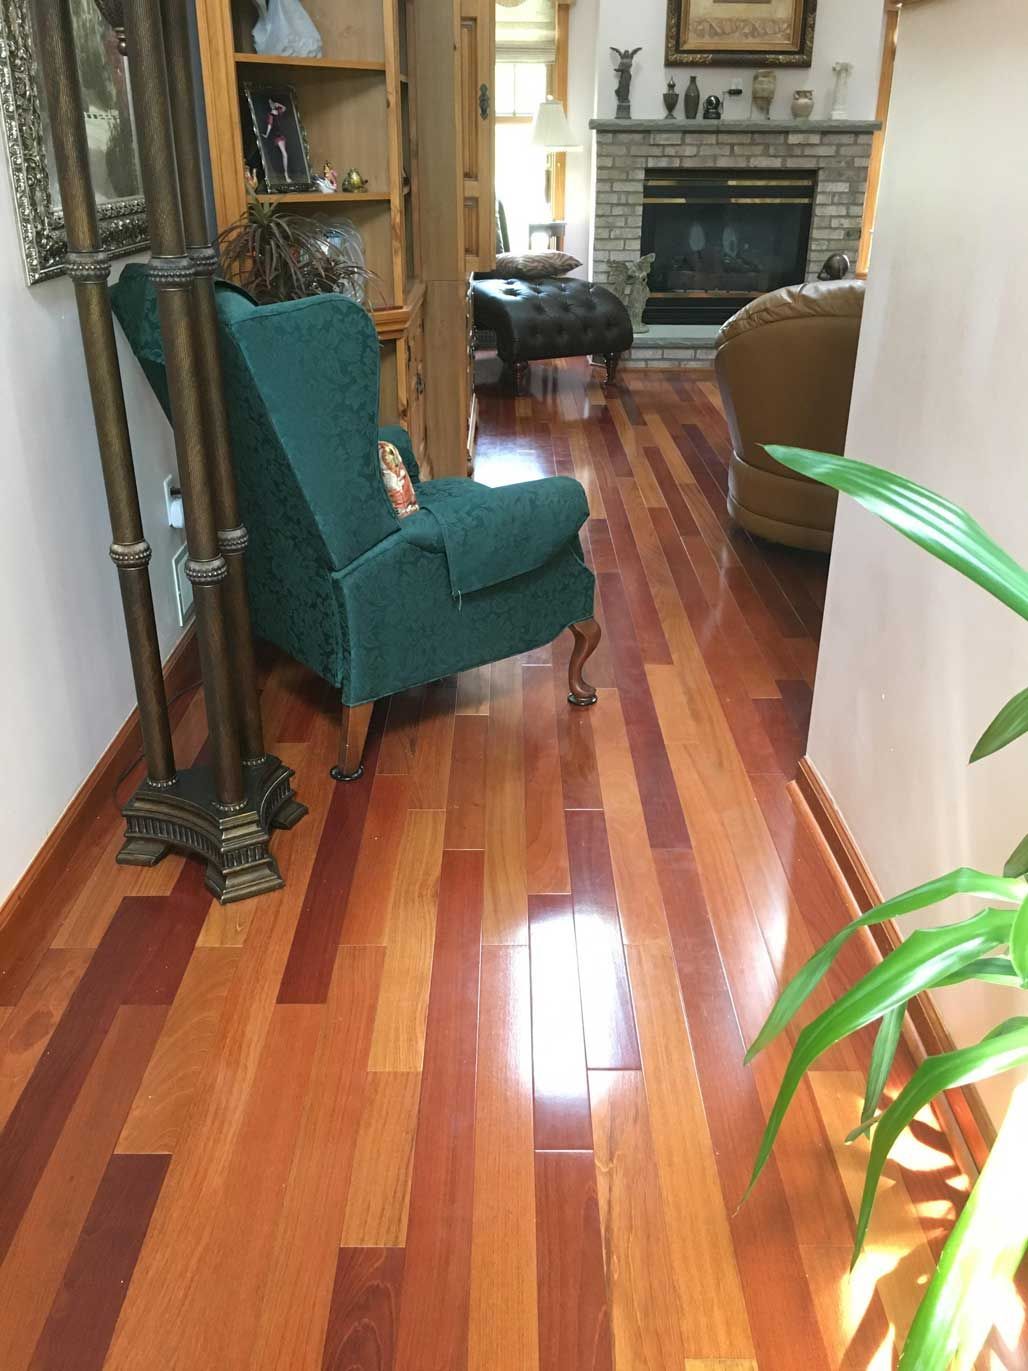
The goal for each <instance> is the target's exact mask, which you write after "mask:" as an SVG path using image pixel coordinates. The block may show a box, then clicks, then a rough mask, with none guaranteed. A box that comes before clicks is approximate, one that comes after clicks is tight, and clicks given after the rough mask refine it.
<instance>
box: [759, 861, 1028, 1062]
mask: <svg viewBox="0 0 1028 1371" xmlns="http://www.w3.org/2000/svg"><path fill="white" fill-rule="evenodd" d="M1026 841H1028V840H1026ZM953 895H977V896H978V897H979V898H980V899H983V900H997V899H998V900H1009V901H1010V902H1011V903H1013V904H1020V903H1021V901H1022V900H1023V899H1025V898H1026V897H1028V883H1026V882H1023V881H1014V880H1010V879H1008V878H1005V877H1003V876H990V875H989V874H988V873H987V872H985V871H976V870H975V869H974V868H973V867H969V866H961V867H958V868H957V870H956V871H950V872H947V874H946V875H945V876H937V877H936V878H935V880H933V881H926V882H925V883H924V885H919V886H916V887H915V888H914V889H913V890H907V891H905V892H904V893H903V894H902V895H894V896H893V898H892V899H891V900H886V901H885V903H884V904H880V905H876V907H875V908H874V909H869V910H868V911H867V913H866V914H862V915H861V916H860V918H859V919H854V920H853V922H852V923H850V924H847V925H846V927H845V928H843V929H840V930H839V932H838V933H836V934H835V936H834V937H833V938H830V939H829V941H828V942H827V943H825V945H824V947H822V948H820V949H819V950H818V951H817V952H815V953H814V955H813V957H811V959H810V960H809V961H808V962H807V963H806V964H805V965H804V966H802V967H801V968H800V970H799V971H797V973H796V975H795V976H794V977H793V978H792V980H791V981H790V982H789V984H788V985H787V986H786V987H785V989H784V990H783V991H782V993H781V995H780V996H779V997H778V1000H777V1001H776V1003H775V1006H774V1008H773V1009H772V1010H771V1013H770V1014H769V1015H768V1018H767V1022H766V1023H765V1024H764V1027H763V1028H762V1029H761V1030H760V1032H759V1033H758V1034H757V1036H756V1038H755V1039H754V1041H753V1044H752V1046H751V1047H750V1049H749V1051H748V1052H747V1053H746V1060H747V1062H749V1061H752V1059H753V1058H754V1057H755V1056H756V1055H757V1053H758V1052H762V1051H763V1050H764V1048H765V1047H767V1045H768V1043H770V1042H772V1041H773V1040H774V1039H775V1038H776V1037H777V1036H778V1034H779V1033H781V1031H782V1029H783V1028H785V1027H786V1025H787V1024H788V1023H789V1021H790V1020H791V1019H792V1018H793V1016H794V1015H795V1014H796V1012H797V1011H798V1010H799V1009H800V1008H801V1007H802V1006H803V1004H804V1003H805V1002H806V1000H807V999H808V998H809V996H810V995H811V994H812V993H813V991H814V990H816V989H817V987H818V985H819V984H820V983H821V981H822V980H823V979H824V977H825V974H826V973H827V971H828V970H829V968H830V967H831V965H832V962H834V961H835V958H836V957H837V956H838V954H839V951H840V949H841V948H842V946H843V944H844V943H845V942H847V941H848V939H850V938H852V937H853V935H854V933H856V931H857V930H858V929H859V928H868V927H870V926H871V925H872V924H880V923H884V922H885V921H886V920H887V919H898V918H901V917H902V916H903V915H904V914H911V913H913V912H914V911H915V910H918V909H927V908H928V907H929V906H930V905H933V904H940V903H941V902H942V901H943V900H948V899H949V898H950V897H951V896H953Z"/></svg>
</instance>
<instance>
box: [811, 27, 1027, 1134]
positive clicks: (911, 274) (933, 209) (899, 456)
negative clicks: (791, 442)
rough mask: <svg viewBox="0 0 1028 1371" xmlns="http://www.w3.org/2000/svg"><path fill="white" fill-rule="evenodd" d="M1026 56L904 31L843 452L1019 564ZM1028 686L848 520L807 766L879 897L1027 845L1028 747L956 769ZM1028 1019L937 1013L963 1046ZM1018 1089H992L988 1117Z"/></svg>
mask: <svg viewBox="0 0 1028 1371" xmlns="http://www.w3.org/2000/svg"><path fill="white" fill-rule="evenodd" d="M1026 52H1028V7H1026V6H1025V5H1024V0H927V3H924V4H918V5H916V6H913V5H912V6H910V7H908V9H907V10H906V11H905V12H904V14H903V16H902V21H901V33H900V44H899V56H898V61H897V69H896V83H895V88H894V93H893V106H892V112H891V115H890V123H889V134H888V144H887V149H886V161H885V171H884V179H883V185H882V192H881V202H880V212H879V220H878V228H877V231H876V235H875V253H874V261H873V263H872V269H871V279H870V282H869V288H868V297H867V306H866V313H865V316H864V325H863V329H862V334H861V343H860V355H859V359H858V364H857V377H856V386H855V391H854V402H853V410H852V415H851V422H850V432H849V437H848V441H847V447H846V451H847V454H848V455H849V456H851V457H856V458H861V459H863V460H866V461H871V462H874V463H876V464H878V465H881V466H885V467H889V468H891V469H894V470H896V471H900V472H903V473H904V474H905V475H907V476H910V477H912V478H913V479H915V480H918V481H921V482H923V483H924V484H926V485H929V486H932V487H934V488H935V489H937V490H939V491H941V492H942V493H944V494H945V495H947V496H949V497H950V498H951V499H953V500H956V501H957V502H958V503H960V504H963V505H964V506H966V507H967V508H968V509H969V510H970V511H971V512H972V513H973V514H974V515H975V516H976V517H977V518H978V519H979V520H980V522H981V523H983V524H984V525H985V527H986V528H987V529H988V530H989V531H990V532H991V533H992V534H993V536H994V537H996V538H997V539H998V540H999V541H1000V542H1001V543H1003V544H1005V546H1006V547H1007V548H1008V549H1010V551H1011V552H1013V553H1014V555H1016V556H1018V557H1019V558H1020V559H1021V560H1022V561H1023V562H1025V563H1028V260H1026V245H1028V162H1026V160H1025V151H1024V149H1025V137H1026V131H1028V86H1026V83H1025V81H1024V54H1025V53H1026ZM1025 685H1028V624H1025V623H1023V622H1021V621H1019V620H1018V619H1017V618H1016V617H1015V616H1014V615H1013V614H1012V613H1011V612H1010V611H1009V610H1007V609H1005V608H1003V606H1001V605H999V604H997V603H995V602H994V601H993V600H992V599H991V598H990V597H989V596H987V595H985V594H984V592H982V591H980V590H978V589H977V588H976V587H974V586H971V585H969V584H967V583H965V582H964V581H963V580H962V579H961V578H960V577H958V576H957V575H956V574H955V573H954V572H952V571H950V570H949V569H948V568H946V567H944V566H942V565H940V564H938V563H936V562H934V561H933V560H932V559H930V558H929V557H928V556H927V555H926V554H925V553H923V552H921V551H920V550H919V549H917V548H915V547H914V546H913V545H912V544H910V543H908V542H907V541H906V540H905V539H903V538H901V537H900V536H899V535H898V534H896V533H894V532H892V531H891V530H889V529H887V528H885V527H884V526H883V525H881V524H879V523H878V522H877V521H876V520H875V519H873V518H872V517H871V516H870V515H869V514H867V513H865V512H864V511H863V510H861V509H859V508H858V507H856V506H855V505H853V504H852V502H849V501H843V502H842V503H841V504H840V511H839V522H838V532H837V537H836V543H835V550H834V554H833V558H832V568H831V578H830V582H829V592H828V602H827V610H826V618H825V628H824V635H823V639H822V648H821V659H820V663H819V667H818V676H817V685H816V689H815V692H814V714H813V721H812V726H811V736H810V744H809V751H810V756H811V759H812V760H813V762H814V763H815V765H816V766H817V768H818V770H819V771H820V772H821V774H822V776H823V777H824V779H825V781H826V783H827V785H828V787H829V789H830V790H831V791H832V793H833V795H834V797H835V799H836V801H837V803H838V805H839V807H840V809H841V810H842V813H843V814H844V816H845V818H846V820H847V822H848V824H849V826H850V828H851V829H852V831H853V833H854V836H855V837H856V839H857V842H858V843H859V845H860V847H861V849H862V851H863V853H864V855H865V857H866V858H867V860H868V862H869V864H870V866H871V868H872V870H873V871H874V873H875V875H876V877H877V879H878V882H879V884H880V885H881V887H882V889H883V890H884V891H885V892H886V893H888V894H891V893H895V892H897V891H899V890H901V889H903V888H905V887H907V886H910V885H912V884H915V883H916V882H919V881H921V880H924V879H926V878H928V877H930V876H933V875H936V874H939V873H941V872H943V871H946V870H948V869H950V868H952V867H954V866H957V865H960V864H963V863H967V864H972V865H978V866H981V867H984V868H987V869H994V870H999V869H1001V868H1002V864H1003V861H1004V859H1005V858H1006V856H1007V855H1008V854H1009V852H1010V851H1011V849H1012V848H1013V847H1014V845H1015V843H1016V842H1018V841H1019V840H1020V838H1021V837H1022V836H1023V834H1024V833H1025V832H1026V831H1028V784H1026V780H1028V739H1025V740H1023V741H1022V742H1021V743H1020V744H1019V745H1018V744H1015V745H1014V746H1012V747H1011V748H1010V749H1009V750H1008V751H1007V752H1005V753H1001V754H1000V755H999V756H998V757H994V758H990V759H987V760H986V761H983V762H980V763H978V764H977V765H976V766H975V767H973V768H970V769H968V768H967V766H966V757H967V754H968V753H969V751H970V749H971V746H972V744H973V743H974V741H975V739H976V738H977V736H978V735H979V733H980V732H981V730H982V729H983V727H984V726H985V724H986V723H988V721H989V720H990V719H991V718H992V716H993V715H994V714H995V712H996V710H997V709H998V708H999V706H1000V705H1001V704H1003V703H1004V701H1006V700H1007V699H1008V698H1009V697H1010V696H1011V695H1013V694H1014V693H1015V692H1016V691H1018V690H1020V689H1022V688H1023V687H1024V686H1025ZM916 918H917V916H915V920H916ZM939 920H940V916H939V915H938V914H936V915H934V916H932V918H931V919H930V918H928V917H926V918H925V919H924V920H923V921H924V922H926V923H927V922H929V921H934V922H938V921H939ZM913 926H914V923H913V922H911V923H906V924H905V927H907V928H911V927H913ZM1024 1001H1025V996H1024V995H1023V994H1020V995H1019V994H1017V993H1016V992H1013V991H1011V992H1003V991H1000V990H997V989H995V988H992V987H988V988H986V987H972V988H963V987H962V988H960V989H953V990H949V991H946V992H943V993H942V994H941V995H940V996H939V997H938V1004H939V1007H940V1009H941V1010H942V1012H943V1015H944V1017H945V1019H946V1021H947V1023H948V1025H949V1027H950V1029H951V1031H952V1033H953V1035H954V1037H955V1038H956V1039H957V1040H958V1042H960V1043H966V1042H970V1041H974V1040H976V1039H977V1038H978V1037H980V1036H981V1035H982V1033H983V1032H984V1031H986V1030H987V1029H988V1028H990V1027H992V1026H993V1025H994V1024H995V1023H996V1022H998V1021H999V1019H1000V1018H1001V1017H1004V1016H1005V1015H1007V1014H1009V1013H1014V1012H1021V1013H1024V1012H1025V1004H1024ZM1011 1084H1012V1083H1011V1082H1010V1081H1007V1082H1005V1083H1003V1082H1000V1083H997V1084H994V1085H990V1086H987V1087H986V1089H985V1095H986V1101H987V1103H988V1104H989V1106H990V1108H991V1109H992V1111H993V1113H994V1114H997V1113H998V1112H1000V1111H1001V1110H1002V1108H1003V1107H1004V1106H1005V1101H1006V1099H1007V1098H1008V1094H1009V1090H1010V1087H1011Z"/></svg>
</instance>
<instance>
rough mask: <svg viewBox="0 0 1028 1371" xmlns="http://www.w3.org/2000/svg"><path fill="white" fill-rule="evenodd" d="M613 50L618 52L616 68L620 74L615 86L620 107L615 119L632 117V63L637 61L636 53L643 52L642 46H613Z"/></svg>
mask: <svg viewBox="0 0 1028 1371" xmlns="http://www.w3.org/2000/svg"><path fill="white" fill-rule="evenodd" d="M611 52H614V53H617V58H618V64H617V67H616V68H615V70H616V71H617V74H618V83H617V85H616V86H615V88H614V94H615V95H616V96H617V100H618V107H617V110H616V111H615V114H614V117H615V119H631V117H632V102H631V99H630V96H631V93H632V63H633V62H634V61H635V58H636V54H637V53H640V52H642V48H624V49H622V48H614V47H612V48H611Z"/></svg>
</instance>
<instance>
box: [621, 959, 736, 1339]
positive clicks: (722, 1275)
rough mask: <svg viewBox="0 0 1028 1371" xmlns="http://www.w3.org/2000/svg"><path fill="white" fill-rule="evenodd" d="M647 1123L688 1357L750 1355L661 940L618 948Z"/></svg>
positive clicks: (691, 1063)
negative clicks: (627, 983)
mask: <svg viewBox="0 0 1028 1371" xmlns="http://www.w3.org/2000/svg"><path fill="white" fill-rule="evenodd" d="M628 968H629V974H630V976H631V980H632V991H633V999H634V1002H635V1007H636V1009H635V1013H636V1022H637V1024H638V1027H639V1037H640V1042H641V1046H642V1060H643V1077H644V1080H645V1083H646V1099H647V1104H648V1108H649V1116H650V1131H651V1133H652V1136H653V1145H654V1152H655V1154H656V1159H657V1168H658V1171H659V1174H660V1186H661V1193H662V1195H663V1202H664V1212H665V1215H666V1218H667V1230H668V1250H669V1254H670V1258H671V1267H672V1271H673V1272H674V1277H675V1284H676V1288H677V1293H678V1301H679V1308H680V1311H681V1322H682V1330H683V1342H684V1344H685V1351H686V1353H687V1355H688V1356H691V1357H696V1358H704V1357H707V1358H713V1357H723V1358H732V1357H736V1358H743V1359H745V1358H752V1356H753V1339H752V1335H751V1333H750V1326H749V1320H748V1317H747V1314H746V1302H745V1298H744V1296H743V1291H742V1285H741V1282H740V1279H739V1272H738V1269H737V1267H736V1262H735V1255H734V1253H733V1250H732V1233H731V1227H730V1225H729V1221H728V1214H727V1212H726V1209H725V1203H724V1198H723V1196H722V1192H721V1185H720V1180H719V1177H718V1170H717V1160H716V1157H715V1153H714V1146H713V1143H712V1141H711V1138H710V1130H709V1127H708V1124H707V1117H706V1114H705V1112H704V1108H703V1096H702V1094H701V1091H700V1085H699V1079H698V1076H697V1071H696V1063H695V1060H694V1058H693V1054H692V1048H691V1047H690V1045H689V1036H688V1032H687V1029H686V1023H685V1016H684V1014H683V1011H682V1003H681V998H680V993H679V988H678V977H677V973H676V968H675V963H674V958H673V956H672V953H671V948H670V946H669V945H668V944H663V943H649V944H647V945H645V946H641V947H630V948H629V949H628Z"/></svg>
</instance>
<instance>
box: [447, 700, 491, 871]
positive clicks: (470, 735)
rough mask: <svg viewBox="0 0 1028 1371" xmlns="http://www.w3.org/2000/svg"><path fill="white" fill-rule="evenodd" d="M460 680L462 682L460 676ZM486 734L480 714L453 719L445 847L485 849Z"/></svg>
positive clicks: (486, 726)
mask: <svg viewBox="0 0 1028 1371" xmlns="http://www.w3.org/2000/svg"><path fill="white" fill-rule="evenodd" d="M460 679H461V680H463V677H461V678H460ZM488 732H489V723H488V720H487V719H486V718H485V717H484V716H483V715H481V714H458V715H457V717H456V718H455V720H454V725H453V759H452V765H451V771H450V789H449V792H448V796H447V810H446V836H445V838H444V845H445V846H446V847H450V848H458V847H476V848H483V849H484V848H485V784H486V741H487V737H488Z"/></svg>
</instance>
